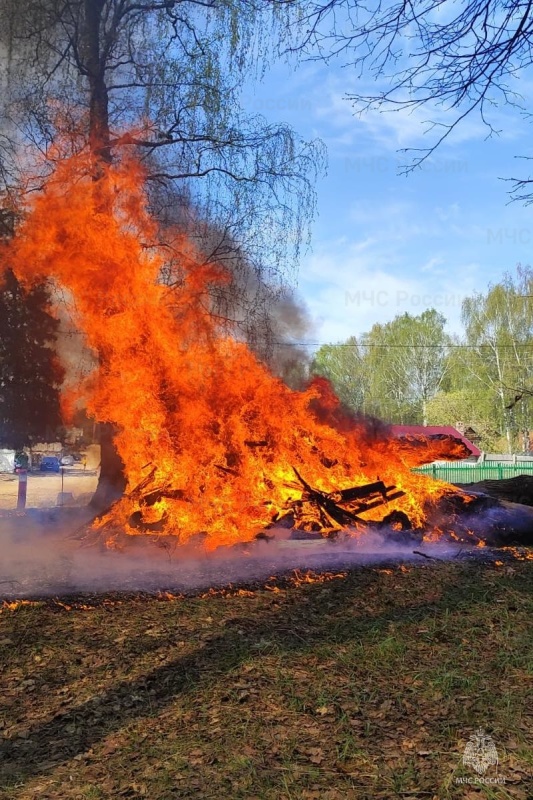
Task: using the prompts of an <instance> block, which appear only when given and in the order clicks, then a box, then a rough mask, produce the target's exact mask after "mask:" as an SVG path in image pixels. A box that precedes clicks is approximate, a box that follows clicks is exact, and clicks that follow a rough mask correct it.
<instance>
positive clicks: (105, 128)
mask: <svg viewBox="0 0 533 800" xmlns="http://www.w3.org/2000/svg"><path fill="white" fill-rule="evenodd" d="M104 5H105V0H84V16H85V19H84V32H83V43H84V52H85V66H86V70H87V78H88V82H89V146H90V149H91V153H92V155H93V157H94V180H95V191H98V184H99V183H100V181H101V180H102V178H103V176H104V174H105V169H104V167H106V166H107V165H108V164H110V163H111V160H112V158H111V148H110V144H109V142H110V135H109V96H108V90H107V85H106V75H105V59H104V57H103V56H102V53H101V31H100V24H101V19H102V11H103V9H104ZM99 203H100V204H101V205H102V206H103V207H104V208H108V210H109V212H110V213H111V209H110V208H109V204H108V198H107V197H106V192H105V187H104V188H103V191H101V192H100V197H99ZM100 358H102V356H100ZM115 433H116V429H115V426H114V425H113V424H112V423H102V424H100V425H99V434H100V437H99V438H100V448H101V455H100V477H99V479H98V486H97V487H96V492H95V494H94V496H93V498H92V500H91V502H90V505H91V506H92V507H93V508H95V509H96V510H98V511H101V510H102V509H104V508H106V507H108V506H109V505H111V503H113V502H114V501H115V500H118V498H119V497H121V495H122V494H123V493H124V490H125V488H126V476H125V467H124V462H123V461H122V458H121V457H120V455H119V453H118V451H117V449H116V447H115V443H114V435H115Z"/></svg>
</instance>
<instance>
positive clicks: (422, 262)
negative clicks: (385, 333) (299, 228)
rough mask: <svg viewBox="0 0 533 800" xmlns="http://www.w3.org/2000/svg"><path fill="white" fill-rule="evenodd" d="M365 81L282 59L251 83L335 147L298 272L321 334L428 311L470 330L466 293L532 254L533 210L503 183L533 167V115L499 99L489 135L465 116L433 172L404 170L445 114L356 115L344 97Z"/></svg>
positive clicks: (326, 337) (275, 107)
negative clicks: (531, 158) (532, 142)
mask: <svg viewBox="0 0 533 800" xmlns="http://www.w3.org/2000/svg"><path fill="white" fill-rule="evenodd" d="M355 86H356V78H355V73H354V70H353V69H350V68H349V67H347V68H342V66H341V65H340V64H330V65H329V66H328V65H325V64H321V63H320V64H319V63H314V62H313V63H310V62H307V63H302V64H300V65H299V66H298V67H297V68H296V69H295V68H294V67H291V66H289V65H287V64H276V65H274V66H273V67H272V68H271V69H270V70H269V72H268V73H267V75H266V77H265V78H264V80H263V81H262V82H261V83H260V84H258V85H256V86H251V85H250V86H247V87H245V90H244V107H245V109H246V110H248V111H255V112H260V113H262V114H263V115H264V116H265V117H266V118H267V119H268V120H269V121H271V122H273V121H278V122H287V123H289V124H290V125H291V126H292V127H293V128H294V129H295V130H296V131H297V132H298V133H299V134H300V135H301V136H302V137H303V138H306V139H308V138H314V137H319V138H321V139H322V140H323V141H324V142H325V144H326V146H327V149H328V162H329V166H328V174H327V177H325V178H323V179H321V180H320V181H319V183H318V184H317V187H316V188H317V193H318V218H317V219H315V221H314V223H313V228H312V251H311V252H310V253H308V254H307V255H305V256H304V257H303V258H302V260H301V263H300V269H299V278H298V291H299V294H300V296H301V297H302V298H303V299H304V301H305V303H306V305H307V307H308V309H309V311H310V314H311V316H312V318H313V320H314V322H315V332H314V334H313V335H312V337H311V338H312V339H313V340H314V341H320V342H335V341H341V340H344V339H346V338H347V337H348V336H350V335H354V334H355V335H357V334H359V333H362V332H363V331H367V330H369V329H370V327H371V326H372V325H373V324H374V323H375V322H386V321H388V320H390V319H393V318H394V317H395V316H396V315H397V314H402V313H404V312H409V313H411V314H419V313H421V312H422V311H423V310H424V309H426V308H436V309H437V310H438V311H439V312H441V313H442V314H443V315H444V316H445V317H446V319H447V321H448V329H449V331H450V332H460V330H461V323H460V312H461V302H462V300H463V298H464V297H465V296H467V295H470V294H472V293H473V292H474V291H480V292H484V291H486V289H487V287H488V285H489V283H496V282H498V281H499V280H500V279H501V277H502V276H503V274H504V272H507V271H513V270H514V268H515V266H516V264H517V263H522V264H524V265H526V264H530V263H531V262H532V258H531V255H530V254H531V251H532V248H533V217H532V215H533V208H527V207H524V206H523V205H521V204H520V203H518V202H514V203H511V204H509V196H508V194H507V192H508V190H509V189H510V184H506V183H504V182H503V181H502V180H500V178H503V177H526V176H527V174H528V162H524V161H520V160H518V159H517V158H516V156H518V155H522V156H523V155H528V153H529V150H528V139H529V137H530V136H531V127H530V124H529V123H528V122H527V121H526V120H524V119H523V118H522V117H521V115H520V113H519V112H517V111H516V110H514V109H512V108H510V107H508V108H505V107H504V108H495V109H494V113H493V116H492V117H491V121H492V123H493V125H495V127H496V128H498V129H500V130H501V133H500V135H499V136H496V137H493V138H491V139H489V140H486V137H487V135H488V132H489V131H488V129H487V128H486V126H484V125H483V124H482V123H481V121H480V120H479V119H478V118H474V117H472V118H471V119H467V120H466V121H465V123H463V125H462V126H461V127H460V128H458V129H457V130H456V131H455V133H454V134H452V136H451V138H449V139H448V140H447V142H446V143H445V144H444V145H442V146H441V147H440V148H439V149H438V150H437V151H436V153H435V154H434V156H433V157H432V159H431V161H429V162H428V163H426V164H425V166H424V167H423V169H421V170H420V171H418V172H416V173H414V174H410V175H409V176H407V177H406V176H401V175H399V174H398V165H399V164H401V163H405V156H404V155H403V154H401V153H399V152H398V151H399V150H400V149H401V148H404V147H425V146H427V143H428V142H429V138H430V137H431V134H424V131H425V130H426V127H427V126H425V125H424V124H423V123H424V121H425V120H427V119H430V118H433V119H434V118H438V119H444V117H443V115H442V112H441V111H439V110H436V111H434V113H433V114H432V112H431V109H427V108H426V109H422V110H417V111H416V112H414V113H411V114H409V113H408V112H405V111H402V112H394V113H378V112H372V113H371V114H367V115H365V116H363V117H358V116H354V113H353V108H352V106H351V104H350V102H349V101H348V100H346V99H345V98H344V95H345V94H346V93H347V92H349V91H350V89H353V87H355ZM524 87H526V84H525V82H522V86H521V88H522V89H523V91H525V89H524ZM528 88H529V87H528ZM358 90H359V91H360V90H361V81H359V84H358ZM531 171H532V172H533V167H532V169H531Z"/></svg>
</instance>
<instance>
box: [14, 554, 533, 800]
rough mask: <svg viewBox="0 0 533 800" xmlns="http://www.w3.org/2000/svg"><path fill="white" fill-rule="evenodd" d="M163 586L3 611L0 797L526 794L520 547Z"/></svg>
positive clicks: (530, 589)
mask: <svg viewBox="0 0 533 800" xmlns="http://www.w3.org/2000/svg"><path fill="white" fill-rule="evenodd" d="M162 600H163V599H162V598H159V599H157V598H154V597H142V596H138V597H124V596H123V597H120V596H117V597H113V596H108V597H107V598H93V599H90V598H89V600H87V601H86V602H85V605H86V607H85V608H82V607H80V603H79V601H78V602H73V601H72V600H70V601H69V600H63V601H61V602H57V601H56V602H54V601H46V602H43V603H38V604H34V605H22V604H20V605H17V604H15V606H14V607H13V608H8V607H4V609H3V610H2V613H1V614H0V661H1V663H2V673H1V674H2V677H1V681H2V695H1V704H0V708H1V712H0V714H1V716H0V728H1V733H2V735H3V740H2V753H1V760H0V775H1V778H0V798H1V800H7V799H8V798H9V800H11V798H19V799H20V800H30V798H31V799H32V800H37V798H38V799H39V800H45V799H47V798H65V800H66V799H67V798H68V799H69V800H70V799H72V800H74V798H80V799H82V800H104V798H105V799H106V800H107V798H109V799H110V800H111V799H112V800H116V799H118V798H129V800H141V798H148V799H149V800H175V799H176V798H206V799H208V800H210V799H211V798H212V799H213V800H215V798H216V800H221V798H228V799H229V800H240V799H241V798H243V799H244V798H246V800H258V799H260V800H297V799H298V800H300V798H301V799H302V800H304V798H305V800H314V799H316V800H351V799H352V798H354V799H355V798H467V800H473V798H478V797H479V798H485V797H486V798H521V799H522V800H526V799H529V800H530V799H531V798H533V777H532V776H533V637H532V612H533V562H531V561H530V562H516V563H514V564H513V565H512V566H506V565H501V566H496V565H490V566H489V565H480V564H460V563H453V564H433V563H429V562H428V565H427V566H423V567H416V568H414V567H411V568H406V567H398V568H396V569H392V570H385V569H369V568H364V569H357V570H354V571H353V572H350V573H348V574H339V575H337V576H329V579H328V580H326V581H324V582H310V583H307V582H305V581H302V580H301V579H300V578H298V577H296V578H294V579H293V580H286V581H284V582H279V581H278V582H276V581H274V580H272V581H270V582H269V584H267V585H266V587H265V588H262V589H259V590H255V591H242V592H240V593H236V592H228V593H218V594H214V593H213V594H208V595H207V596H203V597H195V598H182V599H174V600H170V601H168V602H167V601H164V602H163V601H162ZM478 727H482V728H484V729H485V731H486V732H487V733H488V734H490V735H491V736H492V738H493V740H494V743H495V745H496V748H497V750H498V755H499V759H500V763H499V767H498V768H496V767H490V768H489V770H488V772H487V773H485V777H486V778H496V777H499V779H500V780H501V781H502V782H501V783H499V784H496V783H492V784H488V783H487V784H484V785H478V784H473V783H460V782H458V780H457V779H461V778H467V779H474V778H475V777H476V773H475V772H473V771H472V770H471V769H470V768H467V767H464V766H463V764H462V754H463V751H464V748H465V745H466V742H467V741H468V739H469V737H470V736H471V735H472V734H473V733H474V732H475V730H476V729H477V728H478ZM503 780H504V781H505V783H503Z"/></svg>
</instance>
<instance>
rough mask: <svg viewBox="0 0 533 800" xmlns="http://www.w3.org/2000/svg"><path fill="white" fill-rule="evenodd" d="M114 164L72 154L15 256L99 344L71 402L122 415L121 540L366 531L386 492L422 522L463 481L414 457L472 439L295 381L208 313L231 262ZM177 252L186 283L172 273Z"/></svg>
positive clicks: (398, 520)
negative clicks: (416, 470) (102, 174)
mask: <svg viewBox="0 0 533 800" xmlns="http://www.w3.org/2000/svg"><path fill="white" fill-rule="evenodd" d="M106 178H107V180H105V181H104V180H102V181H100V182H99V184H98V191H96V189H95V184H94V181H93V180H92V177H91V164H90V163H89V160H88V159H87V158H86V157H84V156H79V157H76V158H72V159H71V160H70V161H68V162H63V163H61V164H60V165H59V166H58V168H57V170H56V172H55V174H54V175H53V176H52V177H50V179H49V180H48V183H47V186H46V191H44V192H43V193H41V194H39V195H38V196H36V197H34V199H33V201H32V206H31V208H30V209H29V210H28V215H27V217H26V220H25V221H24V222H23V224H22V225H21V226H20V230H19V234H18V236H17V237H16V238H15V239H14V240H13V241H12V242H10V243H9V244H7V245H6V248H7V253H5V255H6V257H7V258H8V259H9V262H10V263H11V264H13V266H14V268H15V270H16V272H17V274H18V275H19V277H20V278H22V279H26V280H32V279H34V278H36V277H38V276H39V275H43V274H46V275H49V276H52V277H53V278H54V279H55V280H56V281H57V283H58V286H60V287H62V289H63V292H64V294H66V296H67V298H70V300H69V303H70V312H71V314H72V317H73V319H74V320H75V321H76V323H77V324H78V326H79V328H80V330H81V331H83V333H84V334H85V337H86V341H87V345H88V346H89V347H90V348H92V350H93V351H94V352H95V354H97V355H98V357H99V362H100V368H99V370H98V371H97V372H95V373H94V374H92V375H91V376H89V378H88V379H87V380H86V381H85V382H84V384H83V386H80V387H78V389H77V390H76V392H75V393H73V394H70V395H69V396H67V397H65V399H64V401H65V408H67V407H72V406H73V405H74V404H75V402H76V401H77V400H78V399H79V398H80V397H81V396H83V397H84V398H85V401H86V404H87V407H88V409H89V411H90V413H91V414H92V415H93V416H94V417H95V418H96V419H97V420H100V421H105V422H113V423H114V424H115V425H116V427H117V435H116V445H117V449H118V452H119V453H120V456H121V457H122V459H123V462H124V464H125V468H126V476H127V482H128V483H127V492H126V494H125V496H124V497H123V498H122V499H121V500H120V501H119V502H117V503H116V504H115V505H114V506H113V507H112V508H111V509H110V510H109V512H108V513H106V514H105V515H104V516H103V517H101V518H100V519H99V520H98V521H97V522H96V523H95V526H96V527H97V528H98V529H99V530H101V531H103V532H104V534H105V536H106V538H107V540H108V542H109V543H113V541H114V540H115V539H116V537H117V536H120V535H122V534H123V533H124V532H126V533H127V534H131V535H139V534H143V535H157V536H158V535H160V534H161V532H162V531H164V533H165V534H168V535H172V536H175V537H178V538H179V541H180V543H187V542H188V541H191V540H196V541H201V542H202V544H203V545H204V546H205V547H206V548H207V549H214V548H215V547H217V546H219V545H233V544H236V543H239V542H245V541H249V540H252V539H253V538H254V537H255V536H256V534H257V533H258V532H260V531H262V530H265V529H267V528H268V527H269V526H272V524H276V525H284V524H285V525H294V526H295V527H297V528H301V529H303V530H307V531H309V530H311V531H312V530H315V531H319V532H323V533H332V532H335V531H339V530H340V529H341V528H345V527H346V526H351V527H353V528H354V529H355V530H359V531H361V530H363V529H364V527H365V526H366V525H367V524H368V523H369V522H376V521H383V508H382V507H383V506H384V505H385V504H386V505H387V515H386V517H385V522H386V523H388V524H390V526H391V527H392V528H396V529H399V530H406V529H410V528H421V527H422V526H423V524H424V521H425V519H426V516H427V514H428V511H430V510H431V508H433V507H434V506H435V504H436V502H437V501H439V500H441V499H442V498H444V497H446V495H447V494H449V493H450V492H451V491H452V490H451V487H448V486H447V485H446V484H444V483H441V482H438V481H434V480H432V479H430V478H429V477H426V476H423V475H415V474H413V473H412V472H411V468H412V467H414V466H417V465H419V464H421V463H425V462H428V461H432V460H433V459H435V458H438V457H440V458H442V457H443V456H446V457H449V458H462V457H464V456H465V455H467V452H466V450H465V447H464V445H463V444H462V442H459V441H456V440H453V439H446V438H444V439H439V440H437V441H434V442H433V441H431V440H428V439H424V438H423V437H412V438H411V439H410V440H409V441H405V440H403V441H400V440H396V439H394V438H393V437H391V436H390V435H388V433H387V430H386V428H385V427H383V429H379V430H375V429H374V428H373V427H372V426H371V425H369V424H368V423H366V422H365V420H362V419H357V418H355V417H354V416H351V415H349V414H348V413H347V412H345V411H344V410H343V408H342V407H341V404H340V402H339V400H338V399H337V397H336V396H335V394H334V392H333V390H332V389H331V386H330V385H329V384H328V383H327V381H325V380H324V379H316V380H315V381H313V383H312V384H311V385H310V386H309V387H308V388H307V389H306V390H305V391H302V392H295V391H291V390H290V389H289V388H288V387H287V386H286V385H284V384H283V383H282V382H281V381H280V380H278V379H276V378H275V377H273V376H272V375H271V374H270V373H269V371H268V370H267V369H266V368H265V367H264V366H263V365H262V364H261V363H260V362H259V361H258V360H257V358H256V357H255V356H254V355H253V353H252V352H251V351H250V350H249V349H248V348H247V347H246V346H245V345H244V344H243V343H242V342H240V341H238V339H237V338H236V337H235V338H234V337H232V336H231V335H229V334H228V332H227V330H225V329H224V328H222V327H221V326H220V324H219V323H218V322H217V321H216V319H215V318H214V317H213V315H212V314H210V301H209V297H210V289H211V288H212V287H213V286H216V285H221V284H222V283H224V282H226V281H227V280H228V276H227V274H226V273H225V271H224V269H223V268H222V267H219V266H214V265H212V264H208V263H206V262H205V260H203V259H202V257H201V254H200V253H198V252H197V251H196V249H195V247H194V245H193V243H192V242H191V241H189V240H188V239H187V238H186V237H185V236H184V235H183V234H181V233H180V232H178V231H169V230H166V231H164V232H161V231H160V230H158V229H157V228H156V225H155V223H154V222H153V220H152V219H151V218H150V216H149V214H148V211H147V209H146V199H145V196H144V193H143V188H142V187H143V173H142V170H141V168H140V166H139V165H138V164H136V163H134V162H132V161H126V160H124V161H122V162H117V163H116V164H114V165H113V166H112V167H109V170H108V174H107V176H106ZM162 237H163V238H164V246H163V244H157V242H160V241H161V239H162ZM169 252H170V253H171V254H172V256H171V260H172V264H171V265H170V266H171V267H172V269H173V270H174V271H175V273H176V275H177V276H179V284H180V288H179V291H173V292H170V291H169V290H168V288H167V287H166V286H164V285H162V284H161V282H160V281H159V276H160V274H161V272H162V270H164V269H167V270H168V269H169ZM453 491H454V492H455V491H456V490H453Z"/></svg>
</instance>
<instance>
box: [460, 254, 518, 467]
mask: <svg viewBox="0 0 533 800" xmlns="http://www.w3.org/2000/svg"><path fill="white" fill-rule="evenodd" d="M532 295H533V270H532V269H531V268H530V267H522V266H520V265H519V266H518V267H517V270H516V274H515V275H511V274H509V273H507V274H506V275H505V276H504V278H503V280H502V281H501V282H500V283H498V284H495V285H493V286H490V287H489V290H488V291H487V292H486V293H485V294H483V293H477V294H475V295H473V296H472V297H469V298H466V299H465V301H464V303H463V309H462V316H463V323H464V326H465V335H466V344H467V346H468V347H467V348H466V349H465V351H464V354H463V359H462V361H463V364H462V366H463V370H464V372H465V374H468V375H469V376H470V380H471V381H473V382H474V383H475V384H477V385H478V386H479V388H480V389H481V390H485V389H488V390H489V391H490V393H491V395H492V398H493V404H494V413H495V418H496V419H497V422H498V425H499V427H500V429H501V430H502V432H503V434H504V436H505V439H506V442H507V449H508V451H509V452H510V453H511V452H513V449H514V448H515V439H516V436H517V434H518V433H519V432H529V431H530V430H531V427H532V424H533V419H532V411H533V406H532V398H531V397H530V396H527V395H526V396H524V398H523V401H522V402H520V403H516V404H513V403H512V401H513V398H514V397H516V396H518V395H519V394H520V392H521V391H522V390H523V389H524V387H530V386H532V385H533V359H532V353H533V300H532V297H531V296H532Z"/></svg>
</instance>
